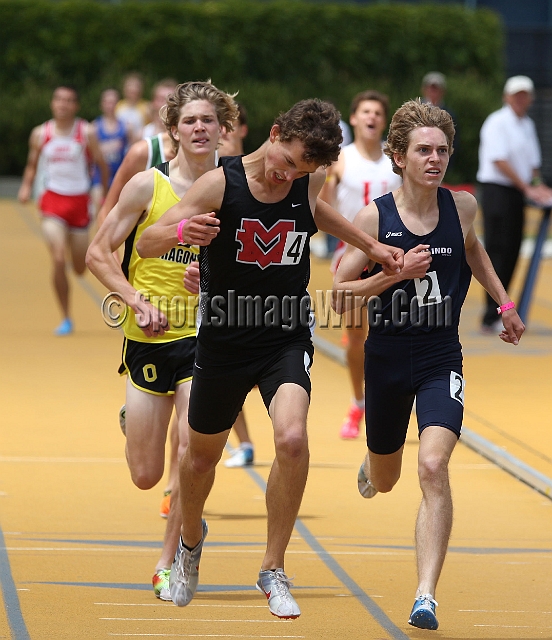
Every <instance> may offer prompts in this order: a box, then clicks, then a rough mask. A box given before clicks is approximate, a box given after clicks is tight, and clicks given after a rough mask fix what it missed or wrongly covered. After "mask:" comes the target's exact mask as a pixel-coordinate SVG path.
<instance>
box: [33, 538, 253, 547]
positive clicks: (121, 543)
mask: <svg viewBox="0 0 552 640" xmlns="http://www.w3.org/2000/svg"><path fill="white" fill-rule="evenodd" d="M27 540H34V541H36V542H63V543H65V544H98V545H104V546H108V547H145V548H148V549H150V548H151V549H161V548H162V547H163V542H162V541H160V540H79V539H77V538H73V539H69V538H27ZM264 544H265V543H264V542H224V541H222V542H212V541H209V540H207V541H206V542H205V546H206V547H261V546H264Z"/></svg>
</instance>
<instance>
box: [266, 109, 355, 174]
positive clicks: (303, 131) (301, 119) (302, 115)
mask: <svg viewBox="0 0 552 640" xmlns="http://www.w3.org/2000/svg"><path fill="white" fill-rule="evenodd" d="M340 118H341V115H340V113H339V111H338V110H337V109H336V108H335V106H334V105H333V104H332V103H331V102H325V101H323V100H319V99H318V98H313V99H310V100H301V101H300V102H297V103H296V104H294V105H293V107H291V109H289V111H286V112H285V113H281V114H280V115H279V116H278V117H277V118H276V120H275V121H274V124H276V125H278V127H279V128H280V132H279V138H280V140H281V141H282V142H291V141H292V140H294V139H298V140H299V141H300V142H302V143H303V146H304V147H305V151H304V153H303V160H304V161H305V162H309V163H311V162H312V163H314V164H317V165H319V166H323V167H328V166H329V165H330V164H331V163H332V162H335V161H336V160H337V157H338V156H339V145H340V144H341V143H342V141H343V134H342V132H341V127H340V126H339V120H340Z"/></svg>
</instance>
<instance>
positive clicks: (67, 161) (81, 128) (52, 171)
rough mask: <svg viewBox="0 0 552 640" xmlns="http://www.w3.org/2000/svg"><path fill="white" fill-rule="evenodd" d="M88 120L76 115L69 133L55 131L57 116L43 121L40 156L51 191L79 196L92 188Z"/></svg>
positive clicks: (47, 185) (46, 184) (46, 185)
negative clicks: (62, 134) (65, 134)
mask: <svg viewBox="0 0 552 640" xmlns="http://www.w3.org/2000/svg"><path fill="white" fill-rule="evenodd" d="M86 124H87V123H86V121H85V120H82V119H81V118H77V119H76V120H75V124H74V125H73V128H72V130H71V133H70V134H69V135H67V136H60V135H57V134H56V133H55V122H54V120H48V122H46V123H45V124H44V139H43V142H42V149H41V157H42V159H43V160H44V166H45V172H46V180H45V187H46V189H48V190H49V191H54V192H55V193H59V194H61V195H62V196H77V195H82V194H84V193H87V192H88V190H89V189H90V172H89V158H88V153H87V141H86Z"/></svg>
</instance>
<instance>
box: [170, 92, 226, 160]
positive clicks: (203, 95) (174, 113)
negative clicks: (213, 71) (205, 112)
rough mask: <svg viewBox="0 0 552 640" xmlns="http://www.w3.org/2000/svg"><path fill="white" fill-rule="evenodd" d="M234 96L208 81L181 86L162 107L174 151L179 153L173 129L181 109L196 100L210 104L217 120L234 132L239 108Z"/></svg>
mask: <svg viewBox="0 0 552 640" xmlns="http://www.w3.org/2000/svg"><path fill="white" fill-rule="evenodd" d="M235 95H237V94H234V95H230V94H228V93H225V92H224V91H221V90H220V89H217V88H216V87H215V85H214V84H213V83H212V82H211V81H210V80H207V81H206V82H183V83H182V84H179V85H178V86H177V87H176V89H175V90H174V93H171V95H170V96H169V97H168V98H167V104H166V105H164V106H163V107H161V109H160V110H159V115H160V117H161V120H162V121H163V123H164V125H165V127H166V128H167V131H168V132H169V135H170V137H171V140H172V145H173V149H174V150H175V151H178V141H177V140H175V139H174V137H173V134H172V131H171V127H176V126H177V125H178V119H179V118H180V109H181V108H182V107H183V106H184V105H185V104H188V103H189V102H193V101H194V100H207V102H210V103H211V104H212V105H213V107H215V111H216V114H217V120H218V121H219V124H220V125H221V126H222V127H225V128H226V129H227V130H228V131H233V130H234V126H233V123H234V122H235V121H236V120H237V118H238V107H237V106H236V103H235V102H234V96H235Z"/></svg>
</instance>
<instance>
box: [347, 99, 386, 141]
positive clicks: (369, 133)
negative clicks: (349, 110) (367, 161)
mask: <svg viewBox="0 0 552 640" xmlns="http://www.w3.org/2000/svg"><path fill="white" fill-rule="evenodd" d="M349 121H350V123H351V126H352V127H353V129H354V130H355V136H357V137H361V138H366V139H372V140H381V138H382V136H383V132H384V131H385V127H386V124H387V122H386V119H385V109H384V108H383V105H382V104H381V102H379V101H378V100H363V101H362V102H361V103H360V104H359V105H358V107H357V109H356V111H355V112H354V113H353V114H351V117H350V120H349Z"/></svg>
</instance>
